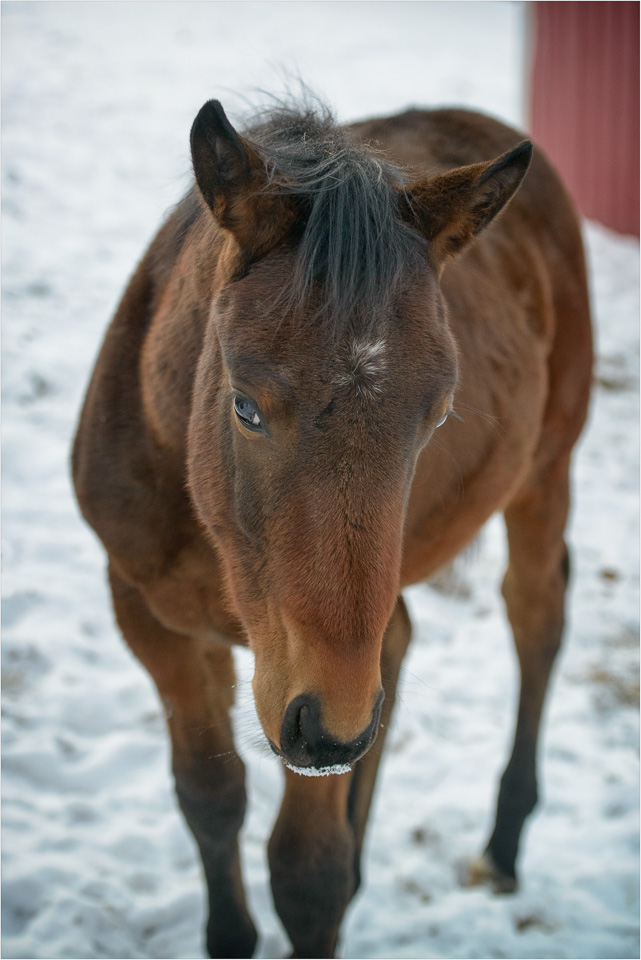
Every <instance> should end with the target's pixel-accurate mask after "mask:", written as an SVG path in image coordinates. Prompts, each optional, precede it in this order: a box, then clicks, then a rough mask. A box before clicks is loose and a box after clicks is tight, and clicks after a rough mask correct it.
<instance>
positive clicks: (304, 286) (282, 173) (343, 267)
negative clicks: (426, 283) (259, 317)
mask: <svg viewBox="0 0 641 960" xmlns="http://www.w3.org/2000/svg"><path fill="white" fill-rule="evenodd" d="M243 136H244V137H245V138H246V139H248V140H249V141H251V143H253V144H254V145H255V146H256V147H257V148H258V149H259V150H260V152H261V153H262V154H263V156H264V157H265V163H266V168H267V171H268V174H269V189H274V188H276V189H278V190H280V191H282V192H283V193H287V194H291V195H294V196H296V197H297V198H298V199H299V202H300V203H301V206H302V207H303V210H304V218H303V219H304V224H305V225H304V229H303V232H302V236H301V237H300V242H299V246H298V252H297V260H296V267H295V270H294V272H293V275H292V278H291V283H290V285H289V287H288V289H287V290H285V291H283V296H282V298H281V302H282V303H283V304H285V305H287V306H289V307H301V306H302V305H303V304H305V303H306V302H309V298H310V295H312V294H315V295H316V296H315V301H316V298H319V301H320V306H318V308H317V310H316V316H322V317H323V318H324V319H327V320H329V321H330V322H333V323H334V324H335V325H338V327H342V326H343V324H344V323H345V322H347V321H348V320H351V319H352V318H354V317H356V316H357V317H358V319H359V325H362V324H363V323H365V324H367V322H368V321H374V320H375V319H376V318H377V317H378V316H380V315H381V312H382V311H385V310H386V309H387V307H388V305H389V302H390V299H391V296H392V295H393V293H394V291H395V290H396V289H397V287H398V284H399V281H400V280H401V279H402V278H403V277H406V276H407V275H408V272H409V271H411V270H412V268H413V267H414V265H415V264H416V262H417V252H418V249H419V248H420V247H421V245H422V243H423V241H422V238H421V237H420V235H419V234H418V233H417V232H416V231H415V230H413V229H412V228H411V227H410V226H409V225H408V224H406V223H404V222H403V220H402V218H401V215H400V209H399V208H400V198H401V196H402V195H403V189H404V174H403V172H402V171H401V170H400V169H399V168H398V167H396V166H394V165H393V164H392V163H390V162H389V161H388V160H387V159H386V158H385V157H384V156H382V155H381V154H380V153H378V152H377V151H375V150H374V149H373V148H372V147H370V146H368V145H366V144H364V143H363V142H362V141H359V140H358V139H357V138H356V137H355V136H354V135H353V134H352V133H351V132H350V131H349V130H348V129H345V128H344V127H340V126H339V125H338V124H337V123H336V121H335V119H334V117H333V116H332V113H331V112H330V110H329V109H328V108H327V107H326V106H324V105H322V104H320V103H318V102H317V101H316V102H315V103H314V104H313V105H311V104H310V102H309V97H306V98H304V99H303V100H302V101H298V102H278V103H277V105H276V106H274V107H272V108H270V109H269V110H265V111H263V112H262V113H260V114H258V115H257V116H256V115H255V116H254V118H253V121H252V122H251V123H250V124H249V125H248V126H247V127H246V128H245V130H244V132H243Z"/></svg>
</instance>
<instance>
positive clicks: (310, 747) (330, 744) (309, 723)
mask: <svg viewBox="0 0 641 960" xmlns="http://www.w3.org/2000/svg"><path fill="white" fill-rule="evenodd" d="M383 697H384V694H383V691H382V690H381V691H380V693H379V695H378V697H377V699H376V703H375V705H374V709H373V710H372V718H371V720H370V723H369V725H368V726H367V727H366V729H365V730H363V732H362V733H361V734H360V735H359V736H358V737H356V738H355V739H354V740H352V741H351V742H350V743H341V742H340V741H338V740H336V739H335V738H334V737H332V736H331V734H329V733H328V732H327V731H326V730H325V729H324V727H323V723H322V714H321V705H320V701H319V700H318V698H317V697H315V696H313V695H312V694H299V696H297V697H295V698H294V699H293V700H292V701H291V703H290V704H289V706H288V707H287V710H286V711H285V716H284V717H283V723H282V726H281V735H280V745H281V750H280V752H281V753H282V755H283V756H284V757H285V759H286V760H288V761H289V762H290V763H292V764H294V765H295V766H299V767H329V766H334V765H337V764H351V763H355V762H356V760H358V759H359V757H361V756H362V755H363V754H364V753H365V752H366V751H367V750H368V749H369V748H370V746H371V745H372V743H373V742H374V740H375V739H376V734H377V732H378V724H379V720H380V715H381V705H382V702H383Z"/></svg>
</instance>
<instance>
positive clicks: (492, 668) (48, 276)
mask: <svg viewBox="0 0 641 960" xmlns="http://www.w3.org/2000/svg"><path fill="white" fill-rule="evenodd" d="M2 15H3V41H2V42H3V61H2V92H3V169H2V176H3V246H2V256H3V414H4V415H3V454H4V456H3V489H4V497H3V521H4V522H3V551H4V584H3V586H4V602H3V634H4V637H3V651H2V653H3V667H2V684H3V750H4V761H3V781H2V788H3V834H2V840H3V857H4V866H3V926H2V933H3V956H4V957H5V958H72V957H85V958H89V957H92V958H93V957H101V958H107V957H130V958H133V957H152V958H159V957H169V958H194V957H202V956H203V952H202V925H203V920H204V892H203V891H204V887H203V879H202V875H201V869H200V865H199V862H198V860H197V858H196V855H195V850H194V845H193V842H192V840H191V837H190V836H189V834H188V833H187V830H186V828H185V826H184V825H183V822H182V820H181V818H180V816H179V813H178V811H177V806H176V802H175V800H174V797H173V793H172V789H171V783H170V778H169V773H168V748H167V740H166V737H165V733H164V723H163V719H162V717H161V714H160V711H159V708H158V704H157V701H156V699H155V695H154V692H153V690H152V688H151V685H150V682H149V681H148V679H147V677H146V675H145V674H144V673H143V671H142V669H141V668H140V667H139V666H138V665H137V664H136V663H135V662H134V660H133V658H132V657H131V655H130V654H129V653H128V651H127V650H126V649H125V647H124V645H123V644H122V642H121V640H120V638H119V636H118V634H117V631H116V629H115V627H114V625H113V621H112V616H111V612H110V607H109V601H108V597H107V591H106V588H105V582H104V557H103V554H102V551H101V548H100V547H99V545H98V543H97V542H96V540H95V538H94V537H93V535H92V534H91V532H90V531H89V530H88V529H87V528H86V527H85V526H84V524H83V523H82V521H81V520H80V518H79V516H78V512H77V509H76V507H75V505H74V501H73V498H72V494H71V489H70V482H69V473H68V452H69V446H70V441H71V437H72V434H73V429H74V421H75V418H76V415H77V411H78V409H79V406H80V403H81V399H82V395H83V391H84V389H85V386H86V382H87V379H88V375H89V371H90V368H91V365H92V362H93V359H94V357H95V353H96V351H97V348H98V345H99V342H100V340H101V337H102V334H103V331H104V328H105V325H106V322H107V320H108V318H109V315H110V312H111V311H112V309H113V307H114V305H115V302H116V300H117V299H118V296H119V294H120V291H121V290H122V288H123V286H124V283H125V281H126V278H127V275H128V274H129V272H130V271H131V268H132V266H133V264H134V263H135V261H136V260H137V258H138V257H139V256H140V254H141V252H142V250H143V248H144V245H145V243H146V242H147V240H148V239H149V238H150V236H151V235H152V234H153V232H154V230H155V228H156V226H157V223H158V221H159V220H160V217H161V215H162V214H163V212H164V211H165V210H166V209H167V208H168V207H169V206H170V205H171V204H172V203H173V202H174V201H175V200H176V199H177V198H178V197H179V196H180V194H181V192H182V190H183V188H184V186H185V184H186V183H187V181H188V169H189V163H188V146H187V142H188V131H189V127H190V124H191V121H192V119H193V117H194V116H195V113H196V112H197V110H198V108H199V107H200V105H201V104H202V103H203V102H204V101H205V100H206V99H208V98H209V97H211V96H218V97H219V98H220V99H222V100H223V102H224V104H225V105H226V106H227V107H228V108H229V110H230V113H231V114H232V115H233V114H234V112H235V110H238V109H239V108H241V107H242V106H243V103H242V100H241V98H240V96H239V95H240V94H246V93H250V94H251V91H252V88H253V87H262V88H265V89H270V90H274V89H280V88H282V83H281V82H280V80H279V78H278V70H277V65H283V66H285V67H286V68H287V69H289V70H296V69H298V70H299V71H300V72H301V74H302V75H303V76H304V77H305V78H306V79H307V81H308V82H309V83H310V84H311V85H312V86H315V87H316V88H317V89H319V90H320V91H321V92H323V93H324V94H325V95H326V96H327V98H328V99H329V100H330V101H331V102H332V103H334V104H335V105H336V107H337V109H338V111H339V115H340V116H341V117H343V118H344V119H352V118H356V117H359V116H366V115H373V114H375V113H382V112H390V111H393V110H396V109H401V108H403V107H406V106H408V105H410V104H422V105H429V104H437V103H441V102H450V103H452V102H457V103H464V104H468V105H474V106H477V107H480V108H483V109H486V110H487V111H489V112H492V113H494V114H496V115H499V116H501V117H503V118H505V119H507V120H509V121H511V122H514V123H517V124H518V123H519V122H521V120H522V103H521V97H522V82H521V78H522V71H523V61H524V53H525V49H526V45H525V41H524V31H523V25H524V10H523V6H522V5H520V4H513V3H472V4H468V3H449V4H440V3H386V2H380V3H316V2H310V3H236V4H234V3H198V4H193V3H143V4H138V3H126V4H124V3H117V4H104V3H91V4H88V3H68V4H65V3H46V4H44V3H43V4H41V3H5V4H3V9H2ZM585 235H586V242H587V249H588V255H589V261H590V273H591V282H592V288H593V293H594V313H595V324H596V332H597V345H598V362H597V369H596V389H595V393H594V401H593V406H592V411H591V417H590V423H589V427H588V429H587V430H586V432H585V434H584V436H583V438H582V441H581V443H580V446H579V448H578V453H577V457H576V462H575V471H574V480H575V482H574V486H575V501H574V512H573V518H572V523H571V529H570V541H571V546H572V553H573V570H574V576H573V582H572V591H571V601H570V611H569V627H568V632H567V640H566V646H565V651H564V653H563V656H562V658H561V660H560V663H559V666H558V669H557V672H556V677H555V682H554V689H553V696H552V699H551V701H550V704H549V709H548V715H547V724H546V733H545V737H544V749H543V756H542V759H543V770H544V777H543V789H542V795H543V802H542V804H541V806H540V808H539V810H538V813H537V814H536V816H535V817H534V818H533V821H532V823H531V825H530V827H529V829H528V830H527V834H526V839H525V844H524V851H523V856H522V860H521V873H522V880H523V882H522V887H521V891H520V892H519V893H518V894H516V895H515V896H513V897H503V898H501V897H495V896H492V894H491V893H490V892H489V891H487V890H484V889H477V890H465V889H462V888H461V887H460V886H459V883H458V879H457V877H458V875H457V867H458V864H459V862H460V861H461V860H463V859H465V858H466V857H468V856H470V855H473V854H475V853H476V852H478V851H479V850H480V848H481V846H482V844H483V842H484V840H485V839H486V835H487V831H488V828H489V826H490V820H491V812H492V808H493V803H494V794H495V787H496V782H497V778H498V776H499V774H500V771H501V769H502V765H503V763H504V761H505V758H506V752H507V749H508V741H509V735H510V730H511V725H512V718H513V715H514V700H515V693H516V686H515V663H514V657H513V654H512V651H511V646H510V639H509V635H508V630H507V627H506V623H505V620H504V617H503V613H502V608H501V603H500V599H499V595H498V591H497V584H498V580H499V578H500V572H501V569H502V566H503V564H504V545H503V534H502V526H501V522H500V520H498V519H497V520H494V521H492V522H491V523H490V524H489V526H488V528H487V530H486V533H485V534H484V536H483V538H482V540H481V542H480V545H479V547H478V549H477V551H476V555H475V556H474V557H472V558H471V559H467V560H466V561H465V562H464V563H462V564H461V565H460V566H459V567H458V568H457V569H456V581H455V582H454V584H452V583H450V585H449V589H448V592H443V590H437V589H435V588H434V587H426V586H424V587H417V588H415V589H413V590H412V591H410V593H409V600H410V604H411V608H412V611H413V614H414V621H415V624H416V631H415V640H414V643H413V647H412V650H411V653H410V655H409V658H408V660H407V662H406V665H405V669H404V674H403V680H402V688H401V693H400V700H399V706H398V709H397V712H396V718H395V721H394V725H393V729H392V730H391V732H390V741H389V749H388V752H387V756H386V760H385V762H384V768H383V772H382V777H381V781H380V788H379V792H378V798H377V802H376V807H375V811H374V815H373V817H372V820H371V824H370V831H369V843H368V856H367V861H366V882H365V886H364V889H363V891H362V892H361V893H360V894H359V896H358V898H357V900H356V902H355V903H354V905H353V906H352V907H351V908H350V911H349V914H348V917H347V919H346V922H345V925H344V935H343V940H342V946H341V952H342V955H343V956H344V957H360V958H364V957H368V958H374V957H388V958H390V957H395V958H417V957H424V958H428V957H440V958H446V957H447V958H450V957H480V958H483V957H485V958H490V957H492V958H493V957H513V958H517V957H519V958H520V957H523V958H528V957H529V958H533V957H558V958H583V957H586V958H588V957H595V958H596V957H600V958H614V957H635V956H638V955H639V947H638V720H639V715H638V629H639V623H638V496H637V492H638V478H639V464H638V369H639V360H638V313H639V304H638V292H639V275H638V259H639V257H638V255H639V249H638V244H637V243H636V242H635V241H633V240H630V239H626V238H620V237H616V236H614V235H613V234H611V233H609V232H608V231H606V230H604V229H603V228H601V227H598V226H595V225H587V226H586V234H585ZM249 661H250V657H249V655H243V656H239V663H240V669H241V674H242V682H241V683H240V685H239V697H238V701H239V705H238V729H239V739H240V749H241V752H242V753H243V756H244V757H245V759H246V762H247V765H248V769H249V786H250V798H251V812H250V815H249V817H248V820H247V823H246V827H245V830H244V835H243V856H244V863H245V873H246V879H247V886H248V891H249V898H250V902H251V908H252V911H253V913H254V916H255V918H256V920H257V922H258V925H259V927H260V930H261V933H262V938H261V941H260V944H259V951H260V953H259V955H260V956H261V957H278V956H284V955H286V952H287V949H288V948H287V943H286V939H285V936H284V934H283V932H282V929H281V927H280V926H279V923H278V920H277V918H276V916H275V913H274V910H273V907H272V905H271V899H270V894H269V888H268V882H267V868H266V862H265V854H264V841H265V839H266V837H267V836H268V835H269V832H270V828H271V824H272V822H273V819H274V817H275V813H276V810H277V806H278V797H279V791H280V786H281V772H280V770H279V767H278V764H277V761H276V760H275V759H274V758H272V757H271V756H269V755H268V753H267V752H266V751H265V750H264V748H263V747H262V746H261V744H262V739H261V735H260V731H259V728H258V725H257V722H256V721H255V719H254V715H253V712H252V706H251V689H250V686H249V678H250V676H251V663H250V662H249Z"/></svg>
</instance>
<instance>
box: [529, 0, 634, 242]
mask: <svg viewBox="0 0 641 960" xmlns="http://www.w3.org/2000/svg"><path fill="white" fill-rule="evenodd" d="M530 8H531V9H530V13H531V19H530V22H531V25H532V28H533V32H534V62H533V70H532V78H531V86H530V130H531V133H532V136H533V138H534V140H535V141H536V142H537V143H539V144H540V145H541V146H542V147H543V149H544V150H545V152H546V153H547V155H548V156H549V157H550V159H551V160H552V162H553V163H554V165H555V166H556V168H557V169H558V170H559V172H560V174H561V176H562V177H563V179H564V181H565V183H566V185H567V186H568V188H569V190H570V192H571V193H572V195H573V197H574V200H575V202H576V203H577V206H578V207H579V209H580V210H581V212H582V213H583V214H584V216H586V217H589V218H591V219H594V220H598V221H600V222H601V223H603V224H605V225H606V226H608V227H611V228H612V229H614V230H618V231H619V232H621V233H629V234H635V235H636V236H639V4H638V3H625V2H622V3H619V2H610V3H602V2H594V3H563V2H556V3H547V2H537V3H532V4H531V5H530Z"/></svg>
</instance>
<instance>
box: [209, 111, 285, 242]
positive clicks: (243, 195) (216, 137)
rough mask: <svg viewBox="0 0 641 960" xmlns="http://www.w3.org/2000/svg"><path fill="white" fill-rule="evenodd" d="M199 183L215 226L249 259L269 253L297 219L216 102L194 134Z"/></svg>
mask: <svg viewBox="0 0 641 960" xmlns="http://www.w3.org/2000/svg"><path fill="white" fill-rule="evenodd" d="M190 143H191V156H192V161H193V164H194V173H195V175H196V183H197V184H198V187H199V189H200V192H201V194H202V196H203V199H204V200H205V203H206V204H207V206H208V207H209V208H210V209H211V211H212V213H213V214H214V217H215V218H216V220H217V221H218V222H219V223H220V225H221V226H222V227H224V228H225V230H228V231H229V232H230V233H231V234H233V236H234V237H235V239H236V240H237V242H238V244H239V246H240V247H241V249H242V250H243V252H245V253H249V254H253V255H259V254H261V253H262V252H265V251H266V250H268V249H269V247H270V246H272V245H273V244H274V243H275V242H276V241H277V240H278V239H280V237H281V236H282V235H283V234H284V233H285V232H286V230H287V228H288V226H290V225H291V222H292V220H293V219H294V210H293V203H292V201H291V199H290V198H285V197H283V196H282V195H278V194H276V193H275V192H274V191H270V190H269V182H268V174H267V169H266V164H265V159H264V157H263V156H262V154H261V153H260V152H259V150H258V148H257V147H255V146H254V145H253V144H252V143H250V142H249V141H248V140H246V139H245V138H244V137H241V136H240V135H239V134H238V133H236V131H235V130H234V128H233V126H232V125H231V123H230V122H229V120H228V119H227V116H226V114H225V111H224V110H223V107H222V104H221V103H220V102H219V101H218V100H208V101H207V103H206V104H205V105H204V106H203V107H201V109H200V111H199V112H198V115H197V117H196V119H195V120H194V123H193V126H192V128H191V135H190Z"/></svg>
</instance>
